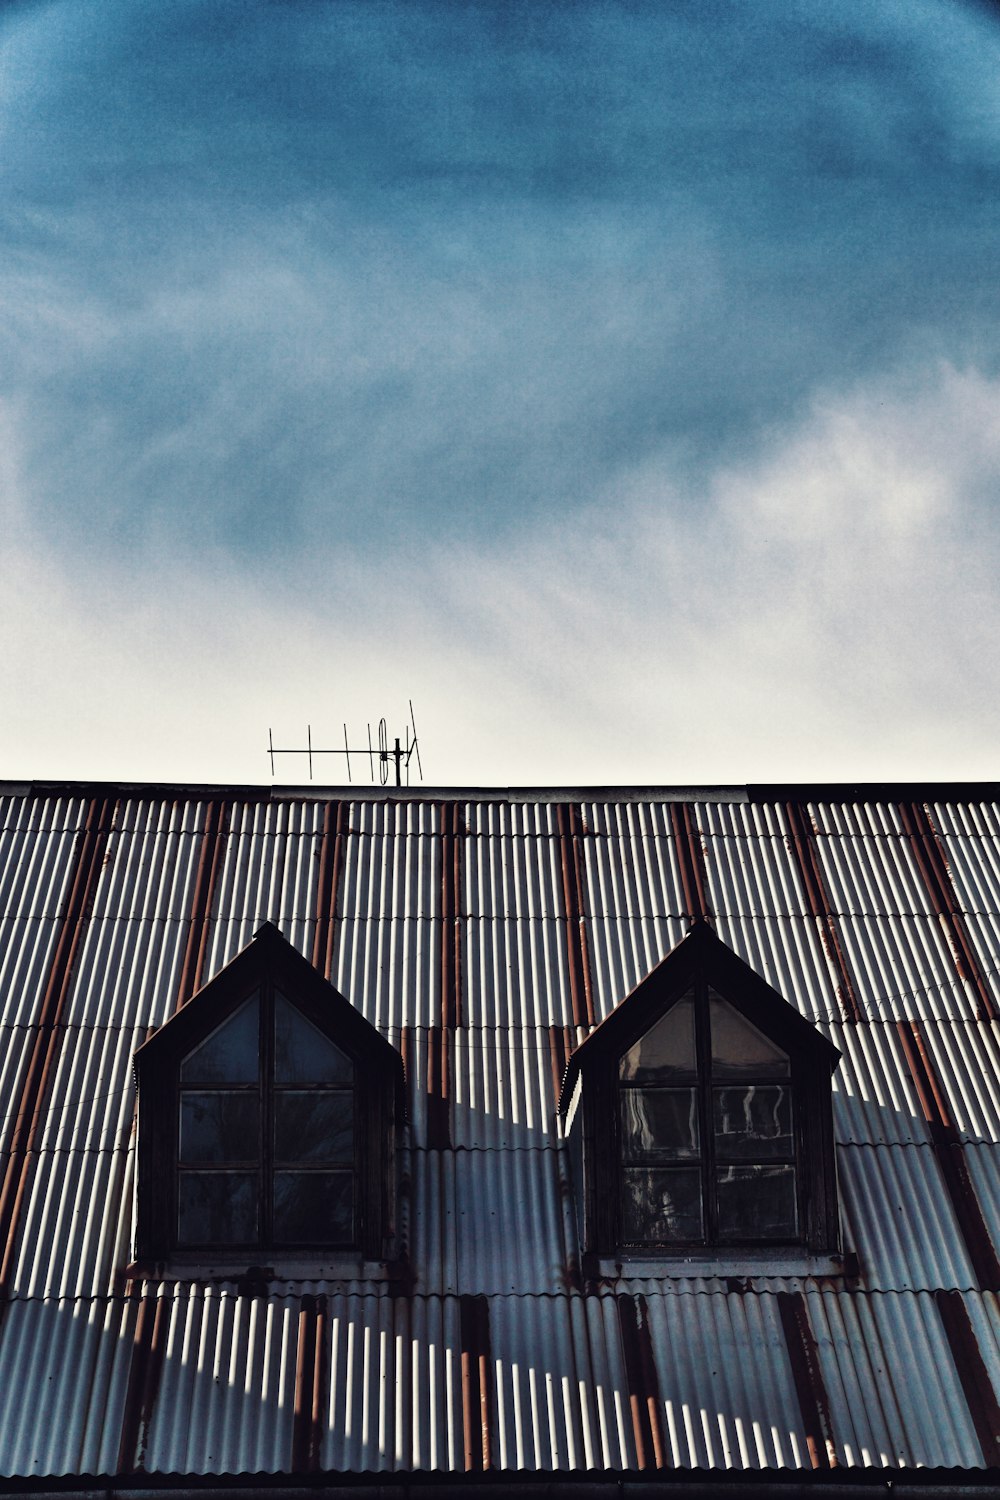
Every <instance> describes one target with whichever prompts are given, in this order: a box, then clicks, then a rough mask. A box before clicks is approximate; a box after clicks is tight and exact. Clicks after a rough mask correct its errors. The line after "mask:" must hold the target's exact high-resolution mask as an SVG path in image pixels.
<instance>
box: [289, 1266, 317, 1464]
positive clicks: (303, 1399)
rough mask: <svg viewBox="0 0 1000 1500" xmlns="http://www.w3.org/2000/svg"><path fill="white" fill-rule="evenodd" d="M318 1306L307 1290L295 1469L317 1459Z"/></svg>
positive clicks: (298, 1359) (298, 1365)
mask: <svg viewBox="0 0 1000 1500" xmlns="http://www.w3.org/2000/svg"><path fill="white" fill-rule="evenodd" d="M318 1323H319V1318H318V1309H317V1305H316V1298H315V1297H314V1296H313V1295H312V1293H310V1292H307V1293H306V1294H305V1296H304V1297H303V1298H302V1301H301V1304H300V1306H299V1338H298V1347H297V1349H296V1351H295V1397H294V1406H293V1410H292V1472H293V1473H295V1474H303V1473H308V1472H309V1471H310V1470H311V1469H312V1468H314V1466H315V1462H316V1421H315V1413H316V1372H317V1368H318V1361H319V1358H320V1355H319V1353H318V1352H317V1347H316V1346H317V1334H318Z"/></svg>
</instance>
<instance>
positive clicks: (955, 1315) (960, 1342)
mask: <svg viewBox="0 0 1000 1500" xmlns="http://www.w3.org/2000/svg"><path fill="white" fill-rule="evenodd" d="M934 1301H935V1302H936V1304H937V1310H938V1312H939V1313H940V1315H941V1322H942V1323H943V1325H944V1331H945V1336H946V1337H947V1340H948V1347H949V1348H950V1350H951V1357H952V1359H953V1360H954V1361H955V1369H956V1370H957V1371H958V1378H959V1380H960V1381H961V1384H962V1391H963V1392H964V1395H965V1399H966V1402H967V1403H968V1407H969V1412H970V1414H971V1416H972V1425H973V1426H974V1427H975V1429H976V1436H977V1437H978V1439H979V1446H980V1447H981V1448H982V1450H983V1458H984V1459H985V1460H986V1464H987V1466H988V1467H989V1468H995V1467H996V1466H997V1465H998V1464H1000V1406H998V1404H997V1395H996V1391H995V1390H994V1388H993V1382H992V1380H991V1379H990V1376H989V1371H988V1370H987V1368H986V1363H985V1361H984V1359H983V1355H982V1350H981V1349H980V1347H979V1341H978V1339H977V1338H976V1333H975V1329H974V1328H973V1326H972V1321H971V1319H970V1317H969V1310H968V1308H967V1307H966V1305H965V1301H964V1299H963V1297H962V1294H961V1292H956V1291H948V1292H946V1291H937V1292H935V1293H934Z"/></svg>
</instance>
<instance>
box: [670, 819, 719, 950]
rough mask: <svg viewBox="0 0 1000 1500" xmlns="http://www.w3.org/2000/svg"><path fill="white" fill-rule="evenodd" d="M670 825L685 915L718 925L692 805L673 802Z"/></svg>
mask: <svg viewBox="0 0 1000 1500" xmlns="http://www.w3.org/2000/svg"><path fill="white" fill-rule="evenodd" d="M670 824H671V828H672V830H673V835H674V843H675V845H676V848H677V862H678V864H679V865H680V872H681V894H682V897H683V901H684V911H685V914H686V915H687V916H689V917H690V918H691V920H692V921H695V922H698V921H704V922H711V921H714V917H713V915H712V911H711V909H710V907H709V904H708V896H707V894H706V891H707V882H706V880H705V851H704V849H703V847H702V842H701V836H700V834H699V832H698V828H697V826H696V824H695V821H694V812H693V809H692V808H691V805H690V803H688V802H671V804H670Z"/></svg>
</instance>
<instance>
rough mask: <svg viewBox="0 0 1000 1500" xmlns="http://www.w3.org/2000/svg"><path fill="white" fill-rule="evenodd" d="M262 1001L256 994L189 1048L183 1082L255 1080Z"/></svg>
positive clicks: (184, 1066) (251, 1081)
mask: <svg viewBox="0 0 1000 1500" xmlns="http://www.w3.org/2000/svg"><path fill="white" fill-rule="evenodd" d="M258 1031H259V1003H258V999H257V996H256V994H254V995H252V996H251V998H250V999H249V1000H248V1001H247V1002H246V1004H245V1005H241V1006H240V1008H239V1010H238V1011H236V1013H235V1015H232V1016H230V1017H229V1020H228V1021H223V1023H222V1025H221V1026H219V1027H217V1028H216V1030H215V1031H213V1032H212V1034H211V1036H209V1037H206V1038H205V1040H204V1041H203V1042H202V1044H201V1046H200V1047H195V1049H194V1051H193V1052H189V1053H188V1055H187V1057H186V1058H185V1059H184V1061H183V1062H182V1063H181V1083H256V1082H257V1071H258V1066H259V1065H258V1057H257V1040H258Z"/></svg>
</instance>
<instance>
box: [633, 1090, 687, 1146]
mask: <svg viewBox="0 0 1000 1500" xmlns="http://www.w3.org/2000/svg"><path fill="white" fill-rule="evenodd" d="M621 1095H622V1147H623V1149H624V1152H625V1160H626V1161H648V1160H650V1159H651V1158H652V1159H655V1160H672V1161H679V1160H684V1159H685V1158H692V1157H696V1156H697V1155H698V1091H697V1089H693V1088H690V1089H635V1088H628V1089H622V1091H621Z"/></svg>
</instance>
